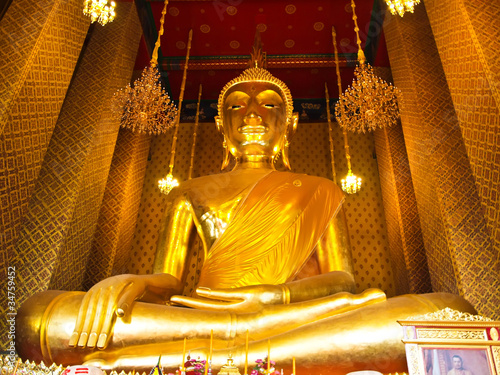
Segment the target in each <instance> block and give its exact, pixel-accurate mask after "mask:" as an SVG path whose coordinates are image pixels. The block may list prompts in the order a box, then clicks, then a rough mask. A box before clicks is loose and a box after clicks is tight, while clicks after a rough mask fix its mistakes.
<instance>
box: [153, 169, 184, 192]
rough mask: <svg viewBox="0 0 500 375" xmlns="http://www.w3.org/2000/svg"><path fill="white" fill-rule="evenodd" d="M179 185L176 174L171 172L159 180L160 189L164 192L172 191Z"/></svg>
mask: <svg viewBox="0 0 500 375" xmlns="http://www.w3.org/2000/svg"><path fill="white" fill-rule="evenodd" d="M177 186H179V181H177V179H176V178H174V176H173V175H171V174H170V173H169V174H168V175H167V177H165V178H162V179H161V180H159V181H158V189H160V191H161V192H162V193H163V194H168V193H170V191H171V190H172V189H173V188H174V187H177Z"/></svg>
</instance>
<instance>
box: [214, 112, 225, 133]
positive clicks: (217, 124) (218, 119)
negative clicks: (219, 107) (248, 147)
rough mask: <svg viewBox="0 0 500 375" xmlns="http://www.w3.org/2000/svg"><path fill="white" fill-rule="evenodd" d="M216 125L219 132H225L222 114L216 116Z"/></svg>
mask: <svg viewBox="0 0 500 375" xmlns="http://www.w3.org/2000/svg"><path fill="white" fill-rule="evenodd" d="M215 127H216V128H217V130H218V131H219V132H221V133H222V132H223V130H222V119H221V118H220V116H215ZM222 134H223V133H222Z"/></svg>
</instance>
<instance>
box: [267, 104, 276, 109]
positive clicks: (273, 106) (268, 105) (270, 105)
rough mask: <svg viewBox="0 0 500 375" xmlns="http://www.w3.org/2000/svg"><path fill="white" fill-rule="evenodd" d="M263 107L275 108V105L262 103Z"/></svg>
mask: <svg viewBox="0 0 500 375" xmlns="http://www.w3.org/2000/svg"><path fill="white" fill-rule="evenodd" d="M264 107H266V108H275V107H277V106H276V105H274V104H264Z"/></svg>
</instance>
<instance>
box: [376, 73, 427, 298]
mask: <svg viewBox="0 0 500 375" xmlns="http://www.w3.org/2000/svg"><path fill="white" fill-rule="evenodd" d="M374 71H375V74H376V75H378V76H379V77H381V78H382V79H384V80H385V81H386V82H393V79H392V74H391V69H390V68H383V67H375V68H374ZM374 138H375V146H376V150H377V162H378V169H379V174H380V185H381V188H382V196H383V199H384V211H385V216H386V221H387V233H388V236H389V244H390V250H391V251H390V253H391V260H392V262H393V269H394V277H395V279H396V280H397V281H396V291H397V294H404V293H428V292H430V291H432V285H431V281H430V275H429V268H428V266H427V257H426V256H425V246H424V242H423V238H422V230H421V228H420V218H419V215H418V209H417V202H416V198H415V191H414V189H413V181H412V177H411V171H410V165H409V161H408V154H407V151H406V145H405V141H404V136H403V129H402V127H401V124H400V123H399V124H398V126H393V127H391V128H388V129H383V130H382V129H380V130H377V131H376V132H375V133H374Z"/></svg>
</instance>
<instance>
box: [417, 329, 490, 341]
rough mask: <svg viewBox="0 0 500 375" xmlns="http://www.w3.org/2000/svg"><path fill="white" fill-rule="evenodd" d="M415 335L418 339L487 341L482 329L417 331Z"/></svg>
mask: <svg viewBox="0 0 500 375" xmlns="http://www.w3.org/2000/svg"><path fill="white" fill-rule="evenodd" d="M417 335H418V338H419V339H448V340H450V339H459V340H466V339H467V340H487V337H486V333H485V331H484V329H474V330H472V329H468V330H466V331H451V330H442V329H417Z"/></svg>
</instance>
